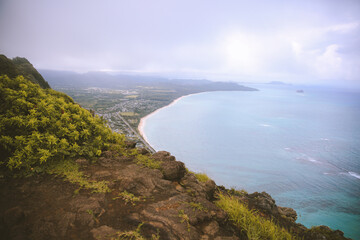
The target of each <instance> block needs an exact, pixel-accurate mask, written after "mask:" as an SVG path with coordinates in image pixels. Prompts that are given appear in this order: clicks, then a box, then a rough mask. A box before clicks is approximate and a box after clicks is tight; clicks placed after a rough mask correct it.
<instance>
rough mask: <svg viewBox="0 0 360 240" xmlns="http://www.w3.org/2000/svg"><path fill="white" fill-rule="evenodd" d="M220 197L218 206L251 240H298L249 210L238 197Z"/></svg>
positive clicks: (221, 195) (220, 195)
mask: <svg viewBox="0 0 360 240" xmlns="http://www.w3.org/2000/svg"><path fill="white" fill-rule="evenodd" d="M218 197H219V200H218V201H217V202H216V205H217V206H218V207H220V208H222V209H223V210H224V211H225V212H227V213H228V215H229V218H230V220H231V221H232V222H233V223H234V224H235V226H237V227H238V228H239V229H240V230H242V231H244V233H245V234H246V235H247V237H248V238H249V239H250V240H261V239H270V240H280V239H286V240H288V239H296V238H295V237H294V236H292V235H291V234H290V233H289V232H288V231H286V230H285V229H284V228H281V227H279V226H277V225H276V224H275V223H274V222H273V221H271V220H268V219H265V218H263V217H261V216H259V215H258V214H257V212H256V211H252V210H249V209H248V207H247V206H246V205H245V204H243V203H241V202H240V201H239V200H238V199H237V198H236V197H234V196H227V195H223V194H219V195H218Z"/></svg>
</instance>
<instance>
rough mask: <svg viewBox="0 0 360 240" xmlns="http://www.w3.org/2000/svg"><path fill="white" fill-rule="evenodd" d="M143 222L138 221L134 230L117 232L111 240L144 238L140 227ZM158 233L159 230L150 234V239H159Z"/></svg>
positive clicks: (144, 239) (142, 239)
mask: <svg viewBox="0 0 360 240" xmlns="http://www.w3.org/2000/svg"><path fill="white" fill-rule="evenodd" d="M142 225H144V223H140V224H139V225H138V226H137V228H136V230H135V231H126V232H119V233H117V236H116V237H115V238H111V240H146V238H145V237H143V236H142V234H141V227H142ZM159 239H160V235H159V232H158V233H157V234H156V235H155V234H152V235H151V238H150V240H159Z"/></svg>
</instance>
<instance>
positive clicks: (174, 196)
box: [0, 55, 347, 240]
mask: <svg viewBox="0 0 360 240" xmlns="http://www.w3.org/2000/svg"><path fill="white" fill-rule="evenodd" d="M0 75H1V77H0V101H1V102H0V116H1V120H0V123H1V124H0V132H1V134H0V137H1V138H0V153H1V155H0V160H1V165H0V181H1V185H0V186H1V199H0V201H1V203H0V223H1V224H0V238H1V239H97V240H100V239H203V240H206V239H217V240H221V239H229V240H230V239H234V240H235V239H309V240H310V239H314V240H317V239H319V240H320V239H347V238H345V237H344V235H343V233H342V232H341V231H340V230H335V231H334V230H331V229H330V228H328V227H326V226H318V227H313V228H311V229H307V228H306V227H304V226H303V225H301V224H299V223H296V219H297V214H296V212H295V211H294V210H293V209H291V208H287V207H280V206H277V205H276V203H275V200H274V199H272V197H271V196H270V195H269V194H267V193H265V192H262V193H258V192H255V193H252V194H249V193H247V192H246V191H245V190H236V189H227V188H225V187H223V186H217V185H216V183H215V182H214V181H213V180H211V179H209V178H208V177H207V176H206V175H205V174H202V173H201V174H200V173H194V172H191V171H190V170H189V169H187V168H186V167H185V165H184V163H182V162H180V161H177V160H176V158H175V157H174V156H172V155H171V154H170V153H168V152H164V151H161V152H156V153H153V152H154V151H153V149H151V147H149V146H147V145H146V143H145V142H144V141H143V140H142V139H141V137H139V134H138V131H137V130H136V129H137V127H138V125H139V123H140V119H141V118H143V117H144V116H146V115H148V114H149V113H151V112H154V111H155V110H156V109H159V108H161V107H164V106H166V105H168V104H170V103H171V102H172V101H174V100H175V99H177V98H179V97H181V96H185V95H188V94H193V93H199V92H206V91H244V90H245V91H249V90H250V91H254V90H255V89H252V88H247V87H244V86H239V85H237V84H235V83H213V82H210V81H207V80H168V79H158V78H150V77H139V76H126V75H122V76H120V75H117V76H112V75H107V74H104V73H89V74H76V73H72V72H55V71H47V70H43V71H41V70H40V72H39V71H37V70H36V69H35V68H33V66H32V65H31V63H30V62H29V61H27V60H26V59H24V58H15V59H12V60H11V59H8V58H6V57H5V56H4V55H0ZM85 79H87V80H86V81H85ZM50 86H51V87H52V88H54V89H55V90H57V91H55V90H53V89H51V88H50Z"/></svg>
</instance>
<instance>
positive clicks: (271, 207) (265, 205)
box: [249, 192, 279, 215]
mask: <svg viewBox="0 0 360 240" xmlns="http://www.w3.org/2000/svg"><path fill="white" fill-rule="evenodd" d="M249 205H251V206H253V207H255V208H257V209H259V210H262V211H263V212H265V213H267V214H272V215H277V214H279V210H278V208H277V206H276V204H275V200H274V199H273V198H272V197H271V196H270V195H269V194H268V193H266V192H261V193H258V192H254V193H252V194H249Z"/></svg>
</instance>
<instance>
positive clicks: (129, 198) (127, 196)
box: [113, 190, 144, 206]
mask: <svg viewBox="0 0 360 240" xmlns="http://www.w3.org/2000/svg"><path fill="white" fill-rule="evenodd" d="M119 198H120V199H122V200H124V201H125V204H127V203H131V204H132V205H133V206H135V205H136V202H140V201H144V199H143V198H142V197H136V196H135V195H134V194H132V193H129V192H127V191H126V190H125V191H123V192H121V193H119V196H118V197H114V198H113V200H116V199H119Z"/></svg>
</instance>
